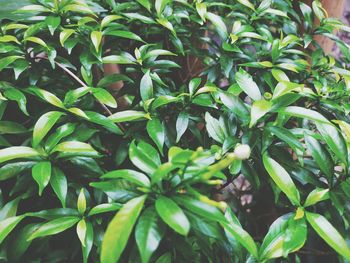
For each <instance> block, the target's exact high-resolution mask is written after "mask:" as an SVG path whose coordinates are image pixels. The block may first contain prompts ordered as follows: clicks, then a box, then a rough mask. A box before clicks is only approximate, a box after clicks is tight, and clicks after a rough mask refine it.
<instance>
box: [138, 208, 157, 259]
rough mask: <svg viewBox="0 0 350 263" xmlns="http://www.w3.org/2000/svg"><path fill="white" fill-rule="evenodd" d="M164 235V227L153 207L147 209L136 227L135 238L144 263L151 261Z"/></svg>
mask: <svg viewBox="0 0 350 263" xmlns="http://www.w3.org/2000/svg"><path fill="white" fill-rule="evenodd" d="M163 236H164V228H163V227H162V224H161V223H160V222H159V219H158V215H157V213H156V211H155V210H154V208H153V207H150V208H148V209H146V210H145V211H144V212H143V213H142V214H141V216H140V219H139V221H138V223H137V225H136V228H135V239H136V244H137V247H138V249H139V253H140V256H141V260H142V263H147V262H149V259H150V258H151V256H152V254H153V253H154V252H155V251H156V250H157V248H158V246H159V243H160V241H161V240H162V238H163Z"/></svg>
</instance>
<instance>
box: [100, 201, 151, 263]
mask: <svg viewBox="0 0 350 263" xmlns="http://www.w3.org/2000/svg"><path fill="white" fill-rule="evenodd" d="M146 198H147V196H146V195H143V196H140V197H137V198H134V199H131V200H130V201H129V202H127V203H126V204H125V205H124V206H123V208H122V209H120V211H119V212H118V213H117V214H116V215H115V217H114V218H113V219H112V221H111V222H110V223H109V225H108V227H107V230H106V233H105V235H104V237H103V241H102V251H101V262H103V263H114V262H117V261H118V260H119V258H120V256H121V254H122V252H123V250H124V248H125V246H126V244H127V241H128V239H129V236H130V234H131V231H132V229H133V228H134V225H135V223H136V221H137V219H138V217H139V215H140V213H141V210H142V208H143V204H144V202H145V200H146Z"/></svg>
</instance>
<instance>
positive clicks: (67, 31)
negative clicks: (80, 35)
mask: <svg viewBox="0 0 350 263" xmlns="http://www.w3.org/2000/svg"><path fill="white" fill-rule="evenodd" d="M74 32H75V31H74V30H73V29H64V30H62V32H61V33H60V43H61V46H62V47H63V46H64V43H65V42H66V41H67V39H68V38H69V37H70V36H71V35H72V34H74Z"/></svg>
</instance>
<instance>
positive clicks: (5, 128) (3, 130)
mask: <svg viewBox="0 0 350 263" xmlns="http://www.w3.org/2000/svg"><path fill="white" fill-rule="evenodd" d="M26 132H28V130H27V129H26V128H25V127H24V126H23V125H21V124H19V123H16V122H12V121H0V134H21V133H26Z"/></svg>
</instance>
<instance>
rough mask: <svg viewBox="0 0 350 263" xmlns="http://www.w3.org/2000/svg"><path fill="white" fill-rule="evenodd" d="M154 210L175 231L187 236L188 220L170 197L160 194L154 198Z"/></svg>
mask: <svg viewBox="0 0 350 263" xmlns="http://www.w3.org/2000/svg"><path fill="white" fill-rule="evenodd" d="M156 210H157V213H158V214H159V216H160V218H161V219H162V220H163V221H164V222H165V223H166V224H167V225H169V226H170V227H171V228H172V229H174V230H175V231H176V232H177V233H179V234H180V235H183V236H187V234H188V232H189V231H190V222H189V221H188V219H187V217H186V215H185V214H184V212H183V211H182V209H181V208H180V207H179V206H178V205H177V204H176V203H175V202H174V201H173V200H171V199H169V198H167V197H165V196H160V197H159V198H158V199H157V200H156Z"/></svg>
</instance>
